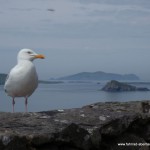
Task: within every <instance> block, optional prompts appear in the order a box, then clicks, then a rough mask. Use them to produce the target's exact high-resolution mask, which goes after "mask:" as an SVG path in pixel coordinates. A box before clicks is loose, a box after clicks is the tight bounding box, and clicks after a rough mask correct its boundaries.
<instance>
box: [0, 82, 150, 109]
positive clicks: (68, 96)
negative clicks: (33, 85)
mask: <svg viewBox="0 0 150 150" xmlns="http://www.w3.org/2000/svg"><path fill="white" fill-rule="evenodd" d="M105 84H106V83H105V82H100V83H99V82H90V81H89V82H64V83H59V84H39V86H38V88H37V89H36V91H35V92H34V93H33V94H32V96H30V97H29V100H28V111H29V112H37V111H47V110H55V109H67V108H77V107H82V106H84V105H88V104H92V103H97V102H108V101H112V102H115V101H120V102H123V101H137V100H150V91H141V92H140V91H134V92H104V91H101V88H102V87H103V86H104V85H105ZM132 85H135V86H138V87H147V88H150V83H132ZM15 102H16V103H15V112H24V111H25V105H24V98H16V99H15ZM0 111H5V112H11V111H12V100H11V97H9V96H7V95H6V93H5V92H4V90H3V86H0Z"/></svg>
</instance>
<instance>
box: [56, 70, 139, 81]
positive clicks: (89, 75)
mask: <svg viewBox="0 0 150 150" xmlns="http://www.w3.org/2000/svg"><path fill="white" fill-rule="evenodd" d="M58 79H59V80H140V78H139V77H138V76H136V75H135V74H124V75H122V74H115V73H105V72H102V71H97V72H81V73H77V74H74V75H69V76H65V77H61V78H58Z"/></svg>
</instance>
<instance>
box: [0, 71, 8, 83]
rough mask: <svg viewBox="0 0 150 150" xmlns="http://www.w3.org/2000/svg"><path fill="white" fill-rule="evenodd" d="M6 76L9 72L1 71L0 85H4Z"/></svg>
mask: <svg viewBox="0 0 150 150" xmlns="http://www.w3.org/2000/svg"><path fill="white" fill-rule="evenodd" d="M6 78H7V74H4V73H0V85H3V84H4V83H5V80H6Z"/></svg>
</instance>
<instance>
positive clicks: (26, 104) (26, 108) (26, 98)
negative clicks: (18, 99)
mask: <svg viewBox="0 0 150 150" xmlns="http://www.w3.org/2000/svg"><path fill="white" fill-rule="evenodd" d="M25 111H26V112H28V97H25Z"/></svg>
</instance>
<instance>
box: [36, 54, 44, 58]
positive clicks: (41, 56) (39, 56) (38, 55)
mask: <svg viewBox="0 0 150 150" xmlns="http://www.w3.org/2000/svg"><path fill="white" fill-rule="evenodd" d="M35 58H41V59H44V58H45V56H44V55H42V54H37V55H35Z"/></svg>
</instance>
